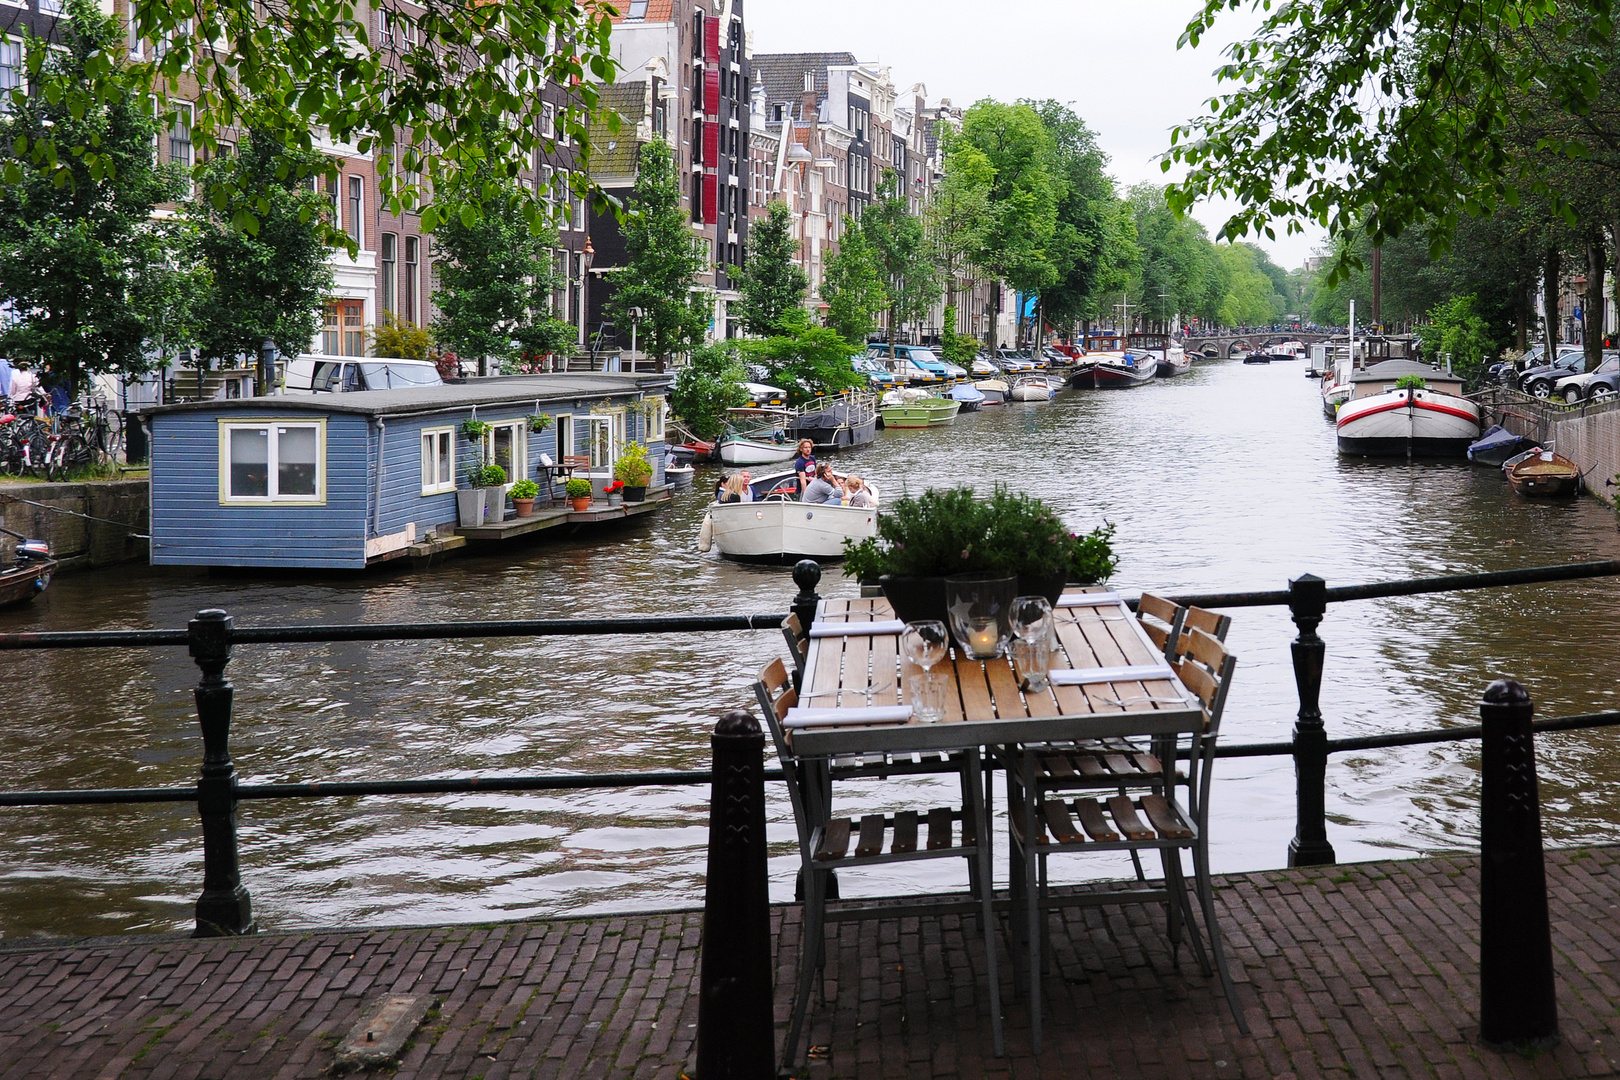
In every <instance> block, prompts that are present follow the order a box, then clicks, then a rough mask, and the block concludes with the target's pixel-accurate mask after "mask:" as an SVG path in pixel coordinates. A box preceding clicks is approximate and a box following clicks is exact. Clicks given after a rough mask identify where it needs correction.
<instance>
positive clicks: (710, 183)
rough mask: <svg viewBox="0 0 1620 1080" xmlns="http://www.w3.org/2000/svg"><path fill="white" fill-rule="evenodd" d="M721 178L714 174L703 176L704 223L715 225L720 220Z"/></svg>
mask: <svg viewBox="0 0 1620 1080" xmlns="http://www.w3.org/2000/svg"><path fill="white" fill-rule="evenodd" d="M719 201H720V177H719V176H718V175H716V174H714V173H704V174H703V222H704V224H706V225H713V224H714V223H715V222H717V221H719V220H720V208H719V206H718V203H719Z"/></svg>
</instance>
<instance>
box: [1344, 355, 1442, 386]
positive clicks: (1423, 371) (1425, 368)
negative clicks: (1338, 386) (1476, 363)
mask: <svg viewBox="0 0 1620 1080" xmlns="http://www.w3.org/2000/svg"><path fill="white" fill-rule="evenodd" d="M1402 375H1421V376H1422V377H1423V378H1425V379H1434V380H1437V381H1440V382H1455V383H1460V382H1462V376H1460V375H1453V374H1451V373H1450V372H1447V371H1441V370H1440V369H1439V368H1437V367H1435V366H1434V365H1432V364H1420V363H1418V362H1417V361H1415V360H1385V361H1383V362H1382V363H1378V364H1374V365H1373V366H1372V367H1370V368H1367V369H1366V370H1364V371H1358V372H1356V373H1355V374H1354V375H1352V376H1350V381H1351V382H1388V381H1389V380H1391V379H1398V378H1400V377H1401V376H1402Z"/></svg>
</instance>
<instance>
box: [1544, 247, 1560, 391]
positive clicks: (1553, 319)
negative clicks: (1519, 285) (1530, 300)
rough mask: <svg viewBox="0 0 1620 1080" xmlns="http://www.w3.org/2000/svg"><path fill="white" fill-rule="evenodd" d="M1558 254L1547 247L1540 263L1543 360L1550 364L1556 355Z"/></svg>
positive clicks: (1555, 249) (1553, 248)
mask: <svg viewBox="0 0 1620 1080" xmlns="http://www.w3.org/2000/svg"><path fill="white" fill-rule="evenodd" d="M1560 261H1561V259H1560V253H1559V251H1558V249H1557V248H1555V247H1549V248H1548V249H1547V251H1546V254H1545V255H1544V256H1543V258H1542V263H1541V317H1542V321H1543V322H1544V323H1545V326H1544V327H1543V329H1544V331H1545V334H1544V340H1545V341H1546V344H1547V352H1546V354H1545V355H1544V357H1543V359H1544V360H1545V361H1546V362H1547V363H1551V362H1552V361H1553V359H1554V358H1555V357H1556V356H1557V355H1558V277H1559V268H1560V267H1559V263H1560Z"/></svg>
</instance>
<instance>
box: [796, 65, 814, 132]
mask: <svg viewBox="0 0 1620 1080" xmlns="http://www.w3.org/2000/svg"><path fill="white" fill-rule="evenodd" d="M815 115H816V73H815V72H813V71H807V72H805V73H804V94H803V96H802V97H801V98H800V99H799V119H800V120H810V119H812V118H813V117H815Z"/></svg>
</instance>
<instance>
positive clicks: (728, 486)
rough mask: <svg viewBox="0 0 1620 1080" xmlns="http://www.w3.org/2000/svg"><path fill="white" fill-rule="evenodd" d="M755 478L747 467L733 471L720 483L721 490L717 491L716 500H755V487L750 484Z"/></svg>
mask: <svg viewBox="0 0 1620 1080" xmlns="http://www.w3.org/2000/svg"><path fill="white" fill-rule="evenodd" d="M753 479H754V478H753V477H752V476H750V475H749V473H748V470H747V469H744V470H742V471H741V472H734V473H732V474H731V475H730V476H728V477H726V480H725V482H724V483H723V484H721V485H720V490H719V491H717V492H715V496H714V497H715V501H717V502H723V503H734V502H753V501H754V489H753V488H751V487H749V486H748V484H749V482H750V481H751V480H753Z"/></svg>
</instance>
